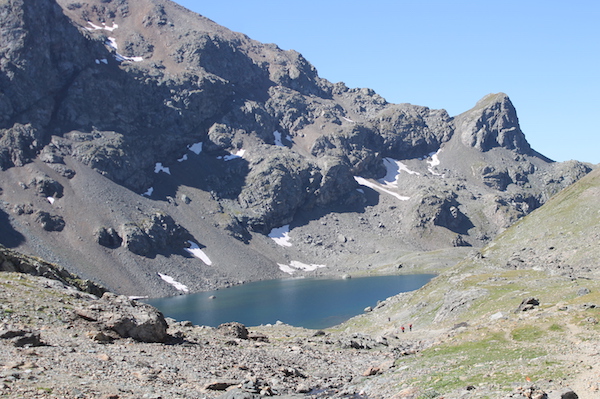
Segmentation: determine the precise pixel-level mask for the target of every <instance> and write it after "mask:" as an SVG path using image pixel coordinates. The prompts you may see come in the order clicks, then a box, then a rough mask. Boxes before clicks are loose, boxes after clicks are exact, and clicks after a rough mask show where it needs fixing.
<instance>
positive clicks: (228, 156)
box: [217, 148, 246, 161]
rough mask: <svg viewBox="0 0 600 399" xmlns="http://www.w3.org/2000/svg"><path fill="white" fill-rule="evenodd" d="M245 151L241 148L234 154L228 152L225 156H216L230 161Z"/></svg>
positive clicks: (241, 156)
mask: <svg viewBox="0 0 600 399" xmlns="http://www.w3.org/2000/svg"><path fill="white" fill-rule="evenodd" d="M245 153H246V150H244V149H243V148H242V149H241V150H239V151H238V152H236V153H235V154H229V155H225V156H222V157H217V159H222V160H224V161H231V160H233V159H236V158H243V157H244V154H245Z"/></svg>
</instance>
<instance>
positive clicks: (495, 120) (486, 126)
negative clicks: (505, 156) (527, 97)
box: [455, 93, 531, 154]
mask: <svg viewBox="0 0 600 399" xmlns="http://www.w3.org/2000/svg"><path fill="white" fill-rule="evenodd" d="M455 125H456V127H457V130H459V131H460V132H461V139H462V142H463V143H464V144H465V145H468V146H471V147H475V148H477V149H478V150H481V151H489V150H491V149H492V148H494V147H504V148H508V149H510V150H514V151H516V152H517V153H519V154H529V153H530V152H531V147H530V146H529V143H527V140H526V139H525V135H524V134H523V132H522V131H521V128H520V127H519V119H518V118H517V112H516V110H515V107H514V106H513V105H512V103H511V101H510V99H509V98H508V96H507V95H506V94H504V93H498V94H489V95H487V96H485V97H484V98H482V99H481V100H479V102H477V104H476V105H475V107H474V108H473V109H471V110H469V111H467V112H464V113H462V114H460V115H458V116H457V117H456V119H455Z"/></svg>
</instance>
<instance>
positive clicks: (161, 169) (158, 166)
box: [154, 162, 171, 175]
mask: <svg viewBox="0 0 600 399" xmlns="http://www.w3.org/2000/svg"><path fill="white" fill-rule="evenodd" d="M159 172H165V173H166V174H168V175H170V174H171V170H170V169H169V168H167V167H166V166H163V164H162V163H160V162H157V163H156V165H154V173H159Z"/></svg>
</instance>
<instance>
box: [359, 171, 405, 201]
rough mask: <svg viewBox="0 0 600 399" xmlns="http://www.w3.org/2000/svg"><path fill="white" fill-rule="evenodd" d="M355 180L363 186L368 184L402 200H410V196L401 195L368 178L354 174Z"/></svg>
mask: <svg viewBox="0 0 600 399" xmlns="http://www.w3.org/2000/svg"><path fill="white" fill-rule="evenodd" d="M354 180H356V181H357V183H358V184H360V185H361V186H367V187H370V188H372V189H373V190H377V191H380V192H383V193H386V194H389V195H391V196H392V197H396V198H398V199H399V200H400V201H408V200H409V199H410V197H405V196H403V195H400V194H398V193H395V192H393V191H390V190H388V189H386V188H384V187H383V186H381V185H379V184H377V183H373V182H370V181H368V180H367V179H365V178H363V177H359V176H354Z"/></svg>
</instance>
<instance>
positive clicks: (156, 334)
mask: <svg viewBox="0 0 600 399" xmlns="http://www.w3.org/2000/svg"><path fill="white" fill-rule="evenodd" d="M75 313H76V314H77V315H78V316H80V317H82V318H84V319H86V320H88V321H94V322H97V323H98V324H99V326H100V328H102V329H107V330H111V331H114V332H116V333H117V334H119V336H120V337H123V338H133V339H135V340H136V341H141V342H165V341H166V340H167V338H168V334H167V328H168V326H167V322H166V321H165V318H164V316H163V314H162V313H161V312H159V311H158V310H157V309H156V308H154V307H152V306H150V305H147V304H145V303H140V302H135V301H132V300H130V299H128V298H127V297H126V296H123V295H115V294H113V293H110V292H106V293H104V295H102V298H100V299H99V300H97V301H95V303H93V304H91V305H90V306H88V307H87V308H84V309H77V310H75Z"/></svg>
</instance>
